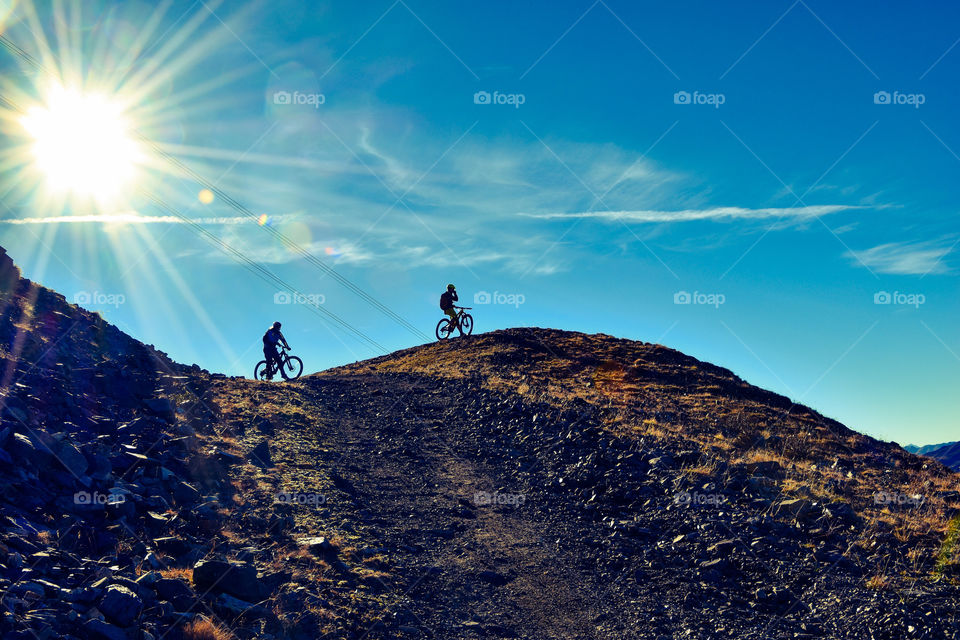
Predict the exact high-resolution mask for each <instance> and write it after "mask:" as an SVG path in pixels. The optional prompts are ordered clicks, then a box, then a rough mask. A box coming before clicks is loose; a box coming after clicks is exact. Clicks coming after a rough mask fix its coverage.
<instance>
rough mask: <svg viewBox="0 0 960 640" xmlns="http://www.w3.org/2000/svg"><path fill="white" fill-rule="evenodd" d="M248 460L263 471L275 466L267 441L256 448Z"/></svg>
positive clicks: (248, 455) (248, 456) (249, 454)
mask: <svg viewBox="0 0 960 640" xmlns="http://www.w3.org/2000/svg"><path fill="white" fill-rule="evenodd" d="M247 458H248V459H249V460H250V463H251V464H253V465H256V466H258V467H260V468H261V469H266V468H268V467H272V466H273V460H272V459H271V458H270V445H268V444H267V441H266V440H264V441H263V442H261V443H260V444H258V445H257V446H256V447H254V448H253V451H251V452H250V453H248V454H247Z"/></svg>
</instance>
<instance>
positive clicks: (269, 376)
mask: <svg viewBox="0 0 960 640" xmlns="http://www.w3.org/2000/svg"><path fill="white" fill-rule="evenodd" d="M263 357H264V359H265V360H266V361H267V380H273V372H274V369H273V354H271V353H270V352H269V351H268V350H267V349H264V350H263Z"/></svg>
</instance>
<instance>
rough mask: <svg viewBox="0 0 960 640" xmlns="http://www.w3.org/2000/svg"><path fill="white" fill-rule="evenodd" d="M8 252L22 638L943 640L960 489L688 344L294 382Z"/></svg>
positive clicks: (12, 617)
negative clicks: (254, 369)
mask: <svg viewBox="0 0 960 640" xmlns="http://www.w3.org/2000/svg"><path fill="white" fill-rule="evenodd" d="M2 258H3V256H2V255H0V312H2V316H0V338H2V339H0V349H2V352H0V355H2V356H3V359H4V369H3V371H4V374H3V375H4V378H3V384H2V386H0V389H2V392H3V399H2V401H0V402H2V406H3V409H2V412H0V419H2V425H0V458H2V459H3V461H4V464H3V466H2V467H0V487H2V492H0V592H2V594H3V595H2V596H0V603H2V605H3V609H2V611H3V617H2V620H0V632H2V633H3V634H4V637H5V638H6V637H10V638H21V637H22V638H33V637H37V638H107V639H117V640H119V639H121V638H125V639H127V640H136V639H138V638H144V639H146V638H153V639H159V638H172V639H178V638H187V639H190V638H196V639H200V638H220V639H223V640H225V639H228V638H238V639H239V638H304V639H307V638H310V639H312V638H330V639H333V638H342V639H347V638H352V639H354V640H366V639H368V638H369V639H378V638H401V639H407V638H409V639H414V638H480V637H486V638H531V639H533V638H537V639H539V638H544V639H546V638H551V639H553V638H569V639H574V638H577V639H579V638H611V639H613V638H617V639H619V638H651V639H660V638H680V637H682V638H711V639H712V638H780V637H783V638H817V637H836V638H848V637H849V638H870V637H872V638H878V639H879V638H898V639H899V638H943V637H953V636H955V635H957V634H958V633H960V616H958V613H957V611H956V602H957V597H958V595H960V593H958V588H957V586H956V580H957V578H958V576H960V572H958V570H957V568H958V564H957V562H958V553H957V549H956V541H957V538H958V536H960V517H958V513H960V494H958V493H957V491H956V484H957V479H958V477H957V475H956V474H954V473H952V472H950V470H949V469H947V468H946V467H944V466H942V465H940V464H939V463H937V462H935V461H933V460H931V459H928V458H922V457H919V456H915V455H912V454H909V453H907V452H906V451H904V450H903V449H901V448H900V447H898V446H896V445H894V444H889V443H881V442H877V441H875V440H872V439H870V438H867V437H865V436H863V435H860V434H857V433H856V432H854V431H851V430H849V429H847V428H846V427H844V426H843V425H840V424H839V423H837V422H835V421H832V420H829V419H827V418H824V417H823V416H820V415H819V414H817V413H816V412H814V411H812V410H810V409H809V408H806V407H802V406H798V405H794V404H792V403H791V402H790V401H789V400H788V399H787V398H784V397H782V396H778V395H776V394H772V393H769V392H766V391H763V390H761V389H758V388H756V387H752V386H750V385H749V384H747V383H745V382H744V381H742V380H740V379H739V378H737V377H736V376H734V375H733V374H732V373H731V372H729V371H727V370H725V369H722V368H719V367H715V366H713V365H709V364H707V363H703V362H699V361H697V360H695V359H693V358H690V357H687V356H685V355H683V354H680V353H678V352H676V351H672V350H670V349H667V348H665V347H662V346H659V345H650V344H645V343H638V342H631V341H626V340H617V339H615V338H611V337H609V336H603V335H594V336H588V335H583V334H577V333H570V332H562V331H553V330H544V329H512V330H507V331H497V332H493V333H489V334H483V335H478V336H473V337H469V338H466V339H455V340H453V341H450V342H449V343H444V344H431V345H426V346H422V347H416V348H413V349H408V350H405V351H400V352H397V353H394V354H391V355H389V356H385V357H383V358H378V359H375V360H370V361H366V362H361V363H357V364H355V365H351V366H348V367H342V368H339V369H334V370H330V371H326V372H322V373H320V374H316V375H313V376H309V377H307V378H304V379H302V380H300V381H298V382H295V383H290V384H280V383H277V384H267V383H259V382H253V381H249V380H242V379H231V378H225V377H223V376H218V375H215V374H209V373H207V372H205V371H202V370H199V369H197V368H191V367H183V366H180V365H177V364H175V363H172V362H170V361H169V359H168V358H166V356H164V354H162V353H160V352H158V351H156V350H154V349H152V348H151V347H147V346H145V345H142V344H139V343H137V342H136V341H135V340H133V339H132V338H130V337H128V336H125V335H124V334H122V333H121V332H119V331H117V330H116V329H114V328H112V327H110V326H109V325H108V324H106V323H105V322H103V320H102V319H101V318H99V317H98V316H96V315H95V314H90V313H88V312H86V311H84V310H82V309H79V308H77V307H76V306H74V305H70V304H68V303H67V302H66V301H65V300H64V299H63V297H62V296H59V295H58V294H55V293H53V292H50V291H48V290H45V289H43V288H42V287H38V286H36V285H35V284H33V283H30V282H28V281H26V280H23V279H21V278H19V274H17V273H16V271H15V268H14V267H13V266H12V264H10V263H9V261H4V260H2Z"/></svg>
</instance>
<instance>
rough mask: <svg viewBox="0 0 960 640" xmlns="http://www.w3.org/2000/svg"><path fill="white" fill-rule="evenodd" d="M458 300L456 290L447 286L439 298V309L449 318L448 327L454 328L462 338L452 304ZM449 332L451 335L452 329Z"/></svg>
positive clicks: (461, 331)
mask: <svg viewBox="0 0 960 640" xmlns="http://www.w3.org/2000/svg"><path fill="white" fill-rule="evenodd" d="M459 300H460V298H459V297H457V288H456V287H455V286H453V285H452V284H448V285H447V290H446V291H445V292H444V293H443V294H442V295H441V296H440V308H441V309H442V310H443V312H444V313H445V314H447V315H448V316H450V326H452V327H456V328H457V331H459V332H460V335H461V336H462V335H463V329H462V328H461V327H460V323H459V322H457V311H456V309H454V308H453V303H454V302H457V301H459ZM450 332H451V333H453V329H451V330H450Z"/></svg>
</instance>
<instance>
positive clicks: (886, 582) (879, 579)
mask: <svg viewBox="0 0 960 640" xmlns="http://www.w3.org/2000/svg"><path fill="white" fill-rule="evenodd" d="M866 584H867V589H873V590H874V591H885V590H886V589H889V588H890V586H891V583H890V578H888V577H887V576H884V575H879V574H878V575H875V576H873V577H872V578H870V579H869V580H867V583H866Z"/></svg>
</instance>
